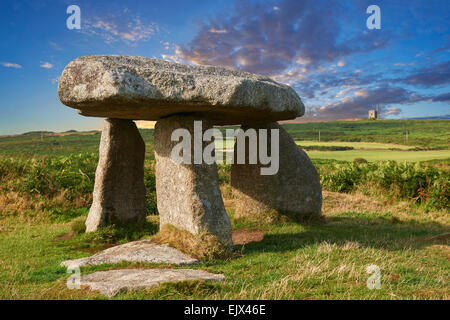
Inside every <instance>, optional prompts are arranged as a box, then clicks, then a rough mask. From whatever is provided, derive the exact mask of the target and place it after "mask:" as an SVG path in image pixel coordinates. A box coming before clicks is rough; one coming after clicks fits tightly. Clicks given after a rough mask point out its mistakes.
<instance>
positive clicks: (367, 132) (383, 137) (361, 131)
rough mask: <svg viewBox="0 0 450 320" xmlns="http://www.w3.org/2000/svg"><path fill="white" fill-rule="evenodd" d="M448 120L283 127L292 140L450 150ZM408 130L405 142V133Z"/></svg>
mask: <svg viewBox="0 0 450 320" xmlns="http://www.w3.org/2000/svg"><path fill="white" fill-rule="evenodd" d="M449 123H450V120H377V121H368V120H362V121H331V122H314V123H301V124H285V125H283V126H284V128H285V129H286V130H287V131H288V132H289V134H290V135H291V136H292V137H293V138H294V139H295V140H308V141H314V140H318V137H319V130H320V139H321V140H322V141H345V142H380V143H394V144H400V145H411V146H421V147H426V148H439V149H448V148H449V138H450V131H449V127H450V126H449ZM406 131H408V142H407V143H406V135H405V132H406Z"/></svg>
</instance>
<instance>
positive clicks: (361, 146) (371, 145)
mask: <svg viewBox="0 0 450 320" xmlns="http://www.w3.org/2000/svg"><path fill="white" fill-rule="evenodd" d="M296 143H297V145H298V146H300V147H305V146H306V147H310V146H327V147H332V146H337V147H352V148H354V149H358V150H390V149H395V150H410V149H414V146H405V145H401V144H393V143H379V142H345V141H304V140H301V141H296Z"/></svg>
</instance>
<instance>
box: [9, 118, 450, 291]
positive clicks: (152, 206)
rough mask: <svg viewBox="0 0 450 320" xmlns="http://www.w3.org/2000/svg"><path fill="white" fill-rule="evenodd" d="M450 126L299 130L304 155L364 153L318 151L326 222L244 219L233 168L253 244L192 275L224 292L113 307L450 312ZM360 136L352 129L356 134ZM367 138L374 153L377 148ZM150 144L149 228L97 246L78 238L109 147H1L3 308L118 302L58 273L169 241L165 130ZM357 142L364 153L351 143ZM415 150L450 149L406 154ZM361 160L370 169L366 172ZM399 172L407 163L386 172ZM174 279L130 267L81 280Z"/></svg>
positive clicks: (121, 232) (106, 235)
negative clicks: (6, 304) (347, 302)
mask: <svg viewBox="0 0 450 320" xmlns="http://www.w3.org/2000/svg"><path fill="white" fill-rule="evenodd" d="M449 123H450V122H448V121H436V122H430V121H423V122H421V121H413V122H412V124H411V122H408V121H399V122H395V121H391V122H388V121H370V122H369V121H361V122H342V123H340V122H331V123H328V125H327V124H325V123H322V124H298V125H287V126H286V127H287V129H288V131H289V132H290V133H291V134H292V135H293V136H295V138H296V139H297V143H298V144H299V145H303V146H312V147H315V146H317V145H318V146H319V147H333V146H338V147H342V146H347V147H353V148H354V150H346V151H316V150H309V151H307V152H308V154H309V155H310V157H311V158H312V160H313V163H314V164H315V165H316V167H317V169H318V171H319V174H320V177H321V182H322V186H323V190H324V192H323V197H324V200H323V209H322V211H323V214H324V220H321V221H316V222H301V221H300V222H298V221H297V222H296V221H292V220H276V221H275V220H274V221H271V222H261V221H259V222H255V221H245V220H237V219H235V218H234V198H233V194H232V190H231V187H230V168H229V166H219V180H220V184H221V190H222V195H223V198H224V202H225V206H226V209H227V212H228V214H229V216H230V219H231V221H232V225H233V232H234V235H235V236H236V239H241V240H239V241H237V242H236V246H235V250H234V255H233V256H232V257H231V258H228V259H226V260H220V259H212V260H207V261H203V262H202V263H200V264H199V265H195V266H194V267H193V268H196V269H203V270H207V271H210V272H214V273H223V274H224V275H225V277H226V279H225V281H224V282H220V283H206V282H198V281H188V282H182V283H176V284H164V285H160V286H158V287H155V288H152V289H148V290H143V291H139V292H130V293H121V294H119V295H117V296H115V297H114V298H113V299H445V300H447V299H449V298H450V286H449V280H450V262H449V261H450V250H449V246H448V245H449V232H450V215H449V210H448V208H449V199H450V194H449V191H450V188H449V185H448V184H449V181H450V178H449V170H448V158H449V157H450V155H449V150H448V149H449V148H448V124H449ZM404 124H410V125H411V128H415V129H414V130H417V133H416V136H414V135H413V134H412V135H413V136H414V138H412V140H413V141H414V143H413V142H412V141H410V143H409V144H408V145H407V146H406V145H404V144H403V143H404V141H401V135H400V138H398V139H397V138H395V139H394V138H393V137H394V136H395V134H396V132H400V133H401V130H402V126H403V125H404ZM349 125H352V126H353V127H351V128H348V129H349V130H348V131H349V132H347V131H345V130H346V129H345V128H346V126H349ZM446 125H447V126H446ZM317 126H319V127H320V128H321V138H322V139H323V137H324V132H326V131H327V130H328V131H329V132H330V135H329V137H328V138H330V139H331V138H332V139H333V140H329V141H324V142H321V143H320V144H317V143H316V142H314V141H312V140H313V139H315V137H313V133H314V132H315V131H314V130H316V129H317ZM364 126H366V127H364ZM395 126H396V127H395ZM322 130H323V131H322ZM342 130H343V131H345V132H344V133H342V132H341V131H342ZM366 131H367V132H371V134H372V135H371V138H370V139H373V140H364V139H365V137H367V135H366V134H365V132H366ZM308 132H310V133H308ZM339 132H341V133H339ZM331 133H332V134H331ZM141 134H142V135H143V138H144V140H145V142H146V162H145V170H144V173H145V177H144V181H145V185H146V188H147V212H148V213H149V216H148V221H147V223H145V224H143V225H136V226H129V227H120V226H114V227H112V228H104V229H101V230H100V231H98V232H95V233H89V234H86V233H79V232H78V231H76V229H74V225H76V223H78V224H79V222H80V220H83V219H85V218H86V216H87V213H88V210H89V206H90V203H91V201H92V198H91V193H92V188H93V180H94V173H95V167H96V161H97V158H98V143H99V139H100V135H99V134H98V133H96V132H92V133H71V134H64V135H54V134H51V133H47V134H44V135H43V139H42V140H43V141H41V134H40V133H30V134H26V135H19V136H14V137H6V138H5V137H4V138H0V299H105V297H103V296H101V295H99V294H97V293H95V292H90V291H87V290H85V289H83V290H69V289H68V288H67V287H66V283H65V282H66V279H67V278H68V277H69V276H70V274H67V273H66V270H65V269H64V268H62V267H60V266H59V264H60V263H61V261H63V260H67V259H75V258H80V257H85V256H89V255H92V254H93V253H95V252H98V251H100V250H102V249H105V248H107V247H110V246H111V245H115V244H119V243H124V242H128V241H131V240H136V239H143V238H149V237H151V236H152V235H153V234H154V233H155V232H157V230H158V216H157V215H156V213H157V209H156V195H155V175H154V160H153V159H154V157H153V130H150V129H145V130H141ZM308 134H310V136H309V137H308ZM325 136H327V134H325ZM388 137H391V138H388ZM305 139H306V140H305ZM355 139H362V140H359V141H351V140H355ZM300 140H302V141H300ZM373 141H375V142H377V143H372V142H373ZM392 143H394V144H395V147H391V146H392ZM413 145H414V146H422V147H430V146H432V147H433V148H438V149H439V150H426V151H416V150H409V151H408V150H406V149H408V148H409V147H410V146H413ZM227 148H232V142H231V141H227ZM391 149H396V150H391ZM398 149H401V150H398ZM354 158H365V159H366V160H368V161H370V162H369V163H353V162H351V161H352V160H353V159H354ZM333 159H337V160H333ZM388 159H391V160H397V161H399V162H401V161H405V160H406V161H408V163H404V164H403V163H395V162H392V163H384V162H377V160H388ZM429 159H432V161H428V162H427V163H425V162H422V163H409V162H418V161H423V160H429ZM440 159H441V160H440ZM442 159H444V160H442ZM445 159H447V160H445ZM336 191H339V192H336ZM255 234H256V235H257V237H254V236H255ZM369 265H377V266H378V267H379V268H380V270H381V289H380V290H370V289H368V288H367V286H366V281H367V279H368V278H369V277H370V274H368V273H367V271H366V269H367V267H368V266H369ZM161 266H163V265H155V264H133V263H122V264H118V265H104V266H98V267H83V268H82V270H81V271H82V273H83V274H84V273H90V272H94V271H98V270H106V269H114V268H124V267H139V268H157V267H161ZM164 266H167V265H164ZM171 267H172V266H171ZM176 268H177V267H176Z"/></svg>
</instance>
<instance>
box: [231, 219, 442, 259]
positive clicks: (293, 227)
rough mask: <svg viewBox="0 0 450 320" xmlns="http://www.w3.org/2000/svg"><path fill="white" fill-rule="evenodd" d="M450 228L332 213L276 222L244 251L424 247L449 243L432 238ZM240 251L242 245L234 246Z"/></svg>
mask: <svg viewBox="0 0 450 320" xmlns="http://www.w3.org/2000/svg"><path fill="white" fill-rule="evenodd" d="M299 230H301V231H299ZM448 231H449V228H448V227H446V226H444V225H442V224H440V223H437V222H426V223H418V222H402V221H398V220H396V219H387V218H376V219H370V218H354V217H353V218H351V217H331V218H327V220H326V223H317V222H316V223H314V222H313V223H310V224H296V223H289V224H285V225H284V226H274V228H273V231H271V232H268V233H266V234H265V235H264V239H263V241H261V242H252V243H248V244H246V245H245V252H246V253H251V252H262V251H264V252H284V251H291V250H296V249H300V248H303V247H308V246H311V245H315V244H320V243H323V242H327V243H330V244H336V245H344V244H345V243H347V242H349V241H351V242H357V243H358V245H359V247H360V248H378V249H383V250H392V251H394V250H401V249H405V248H412V249H416V248H421V247H424V246H429V245H432V244H447V245H448V243H449V239H448V237H447V238H439V237H438V238H434V239H433V238H432V237H433V236H436V235H438V234H442V233H445V232H448ZM235 249H236V250H237V251H239V250H241V249H242V246H235Z"/></svg>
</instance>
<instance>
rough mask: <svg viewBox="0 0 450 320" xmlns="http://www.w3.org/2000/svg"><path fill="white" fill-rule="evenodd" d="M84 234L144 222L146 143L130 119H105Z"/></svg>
mask: <svg viewBox="0 0 450 320" xmlns="http://www.w3.org/2000/svg"><path fill="white" fill-rule="evenodd" d="M99 153H100V155H99V161H98V166H97V171H96V173H95V186H94V195H93V203H92V206H91V209H90V211H89V216H88V218H87V220H86V231H87V232H90V231H95V230H97V228H98V227H100V226H102V225H107V224H112V223H123V222H128V221H138V220H141V219H145V216H146V212H145V185H144V156H145V144H144V141H143V140H142V137H141V135H140V134H139V131H138V129H137V127H136V125H135V124H134V122H133V121H131V120H120V119H106V120H105V121H104V122H103V131H102V137H101V141H100V149H99Z"/></svg>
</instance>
